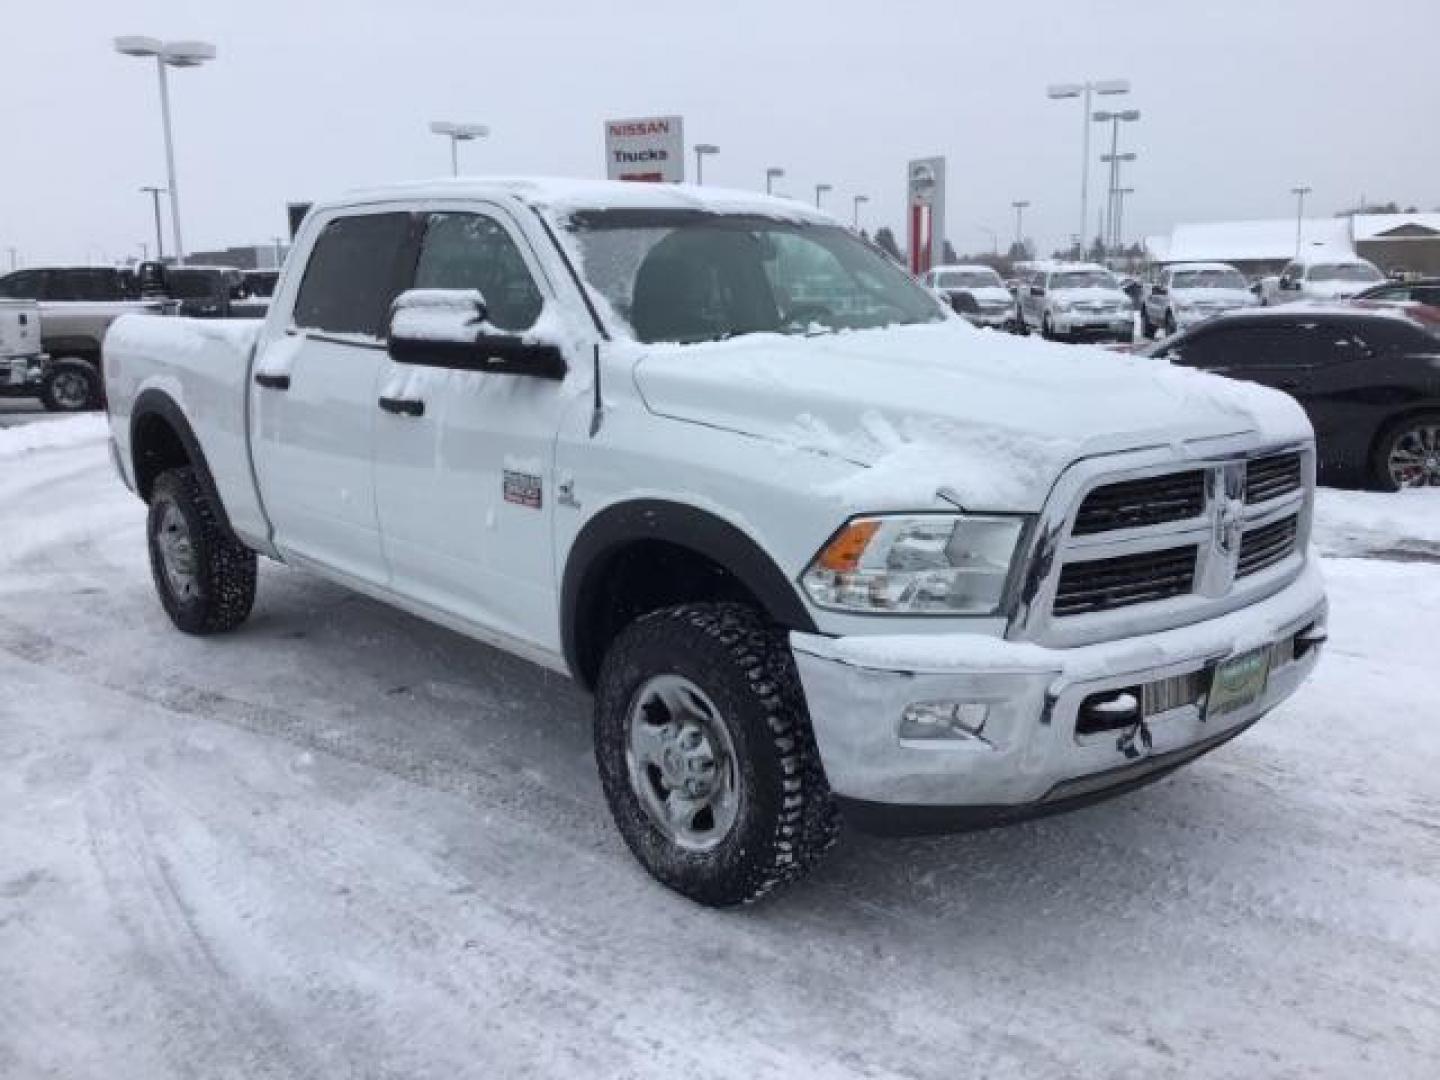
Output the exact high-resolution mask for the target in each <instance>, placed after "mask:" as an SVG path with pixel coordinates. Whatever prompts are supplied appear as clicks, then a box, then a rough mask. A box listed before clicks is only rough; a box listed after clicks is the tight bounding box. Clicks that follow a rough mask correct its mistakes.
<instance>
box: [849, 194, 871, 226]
mask: <svg viewBox="0 0 1440 1080" xmlns="http://www.w3.org/2000/svg"><path fill="white" fill-rule="evenodd" d="M869 201H870V196H869V195H856V196H855V198H854V199H853V200H852V202H853V204H854V205H853V207H852V210H851V222H850V227H851V228H852V229H854V230H855V231H856V232H859V231H860V205H861V204H862V203H867V202H869Z"/></svg>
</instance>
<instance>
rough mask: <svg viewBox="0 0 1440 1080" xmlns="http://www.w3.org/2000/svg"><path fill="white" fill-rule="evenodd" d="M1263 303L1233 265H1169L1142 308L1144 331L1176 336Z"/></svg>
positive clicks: (1141, 329)
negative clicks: (1218, 316) (1214, 317)
mask: <svg viewBox="0 0 1440 1080" xmlns="http://www.w3.org/2000/svg"><path fill="white" fill-rule="evenodd" d="M1258 303H1259V301H1258V300H1257V299H1256V298H1255V296H1254V294H1253V293H1251V291H1250V287H1249V285H1248V284H1246V281H1245V275H1244V274H1242V273H1240V271H1239V270H1236V269H1235V268H1234V267H1233V266H1231V265H1230V264H1229V263H1180V264H1179V265H1176V266H1167V267H1166V268H1165V269H1164V270H1163V271H1161V273H1160V280H1159V281H1157V282H1156V283H1155V284H1154V285H1152V286H1150V288H1149V290H1148V291H1147V292H1146V293H1145V299H1144V301H1142V303H1141V305H1140V332H1141V333H1142V334H1143V335H1144V336H1145V337H1147V338H1148V337H1153V336H1154V335H1155V332H1156V331H1157V330H1164V331H1165V333H1166V334H1174V333H1177V332H1179V331H1181V330H1184V329H1185V328H1186V327H1190V326H1194V325H1195V324H1196V323H1198V322H1204V321H1205V320H1206V319H1209V318H1211V317H1213V316H1215V315H1219V314H1221V313H1222V312H1226V311H1234V310H1235V309H1236V308H1244V307H1254V306H1255V305H1256V304H1258Z"/></svg>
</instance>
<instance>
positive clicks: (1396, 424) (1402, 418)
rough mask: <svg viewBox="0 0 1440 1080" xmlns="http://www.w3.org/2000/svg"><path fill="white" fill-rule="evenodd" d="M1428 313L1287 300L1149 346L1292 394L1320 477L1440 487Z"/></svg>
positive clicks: (1438, 366)
mask: <svg viewBox="0 0 1440 1080" xmlns="http://www.w3.org/2000/svg"><path fill="white" fill-rule="evenodd" d="M1427 313H1428V309H1413V310H1409V311H1404V310H1396V309H1385V308H1363V307H1359V306H1334V305H1331V306H1320V305H1310V304H1300V305H1286V306H1284V307H1280V308H1274V309H1266V310H1263V311H1258V310H1257V311H1251V312H1245V313H1243V314H1234V315H1225V316H1221V317H1219V318H1217V319H1213V320H1211V321H1209V322H1206V323H1202V324H1201V325H1199V326H1197V327H1195V328H1193V329H1191V330H1189V331H1186V332H1183V333H1181V334H1180V335H1179V336H1177V337H1174V338H1169V339H1166V340H1165V341H1164V342H1162V343H1161V344H1160V345H1158V346H1156V347H1155V348H1154V349H1153V350H1152V353H1153V355H1156V356H1161V357H1165V358H1166V359H1168V360H1170V361H1171V362H1172V363H1175V364H1181V365H1184V366H1186V367H1194V368H1200V369H1202V370H1205V371H1212V372H1215V373H1217V374H1221V375H1228V376H1230V377H1232V378H1236V379H1245V380H1248V381H1251V382H1257V383H1261V384H1263V385H1265V386H1271V387H1274V388H1276V389H1278V390H1284V391H1285V392H1286V393H1288V394H1291V395H1293V396H1294V397H1295V398H1296V400H1297V401H1299V402H1300V404H1301V405H1302V406H1303V407H1304V409H1305V411H1306V413H1307V414H1309V417H1310V420H1311V422H1312V423H1313V424H1314V426H1315V436H1316V440H1317V445H1318V452H1319V471H1320V479H1321V480H1322V481H1324V482H1327V483H1332V484H1338V485H1345V486H1356V485H1364V486H1369V487H1373V488H1377V489H1380V490H1394V489H1396V488H1402V487H1440V317H1437V316H1435V315H1428V314H1427Z"/></svg>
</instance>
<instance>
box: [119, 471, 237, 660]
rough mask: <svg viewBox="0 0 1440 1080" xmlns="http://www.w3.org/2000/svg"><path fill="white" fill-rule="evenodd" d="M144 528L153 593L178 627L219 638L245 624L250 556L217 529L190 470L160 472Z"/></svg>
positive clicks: (211, 511) (214, 516) (206, 502)
mask: <svg viewBox="0 0 1440 1080" xmlns="http://www.w3.org/2000/svg"><path fill="white" fill-rule="evenodd" d="M146 526H147V527H146V535H147V539H148V541H149V547H150V572H151V576H152V577H153V578H154V579H155V591H156V592H157V593H158V594H159V595H160V603H161V605H162V606H163V607H164V608H165V613H166V614H167V615H169V616H170V621H171V622H173V623H174V624H175V626H176V628H177V629H179V630H183V631H184V632H185V633H187V634H218V633H221V632H223V631H226V630H233V629H235V627H237V626H239V625H240V624H241V623H243V622H244V621H245V619H246V618H247V617H248V616H249V614H250V609H251V607H253V606H254V604H255V573H256V567H255V553H254V552H253V551H251V550H250V549H249V548H247V547H245V546H244V545H243V544H241V543H240V542H239V541H238V540H235V539H234V538H233V537H230V536H227V535H226V534H225V533H224V532H223V531H222V530H221V528H220V526H219V524H218V522H217V520H216V514H215V510H214V508H213V507H211V505H210V503H209V501H208V500H207V499H206V497H205V492H204V490H203V489H202V488H201V486H200V481H199V479H198V478H197V477H196V476H195V470H194V469H170V470H168V471H167V472H164V473H161V474H160V476H159V477H158V478H157V479H156V480H155V487H154V489H153V491H152V492H151V494H150V514H149V517H148V519H147V523H146Z"/></svg>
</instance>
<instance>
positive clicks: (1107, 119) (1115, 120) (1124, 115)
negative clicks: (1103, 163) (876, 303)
mask: <svg viewBox="0 0 1440 1080" xmlns="http://www.w3.org/2000/svg"><path fill="white" fill-rule="evenodd" d="M1092 119H1093V120H1094V121H1095V122H1096V123H1097V124H1107V123H1108V124H1109V125H1110V188H1109V193H1110V194H1109V199H1108V200H1107V203H1106V210H1105V224H1106V229H1105V235H1106V242H1107V244H1108V243H1110V242H1111V241H1113V240H1114V239H1115V189H1116V188H1118V187H1119V186H1120V169H1119V166H1118V165H1117V164H1116V154H1118V153H1119V152H1120V125H1121V124H1122V123H1126V124H1128V123H1134V122H1135V121H1136V120H1139V119H1140V110H1139V109H1119V110H1113V111H1112V110H1106V109H1100V110H1098V111H1097V112H1095V113H1094V114H1093V115H1092Z"/></svg>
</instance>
